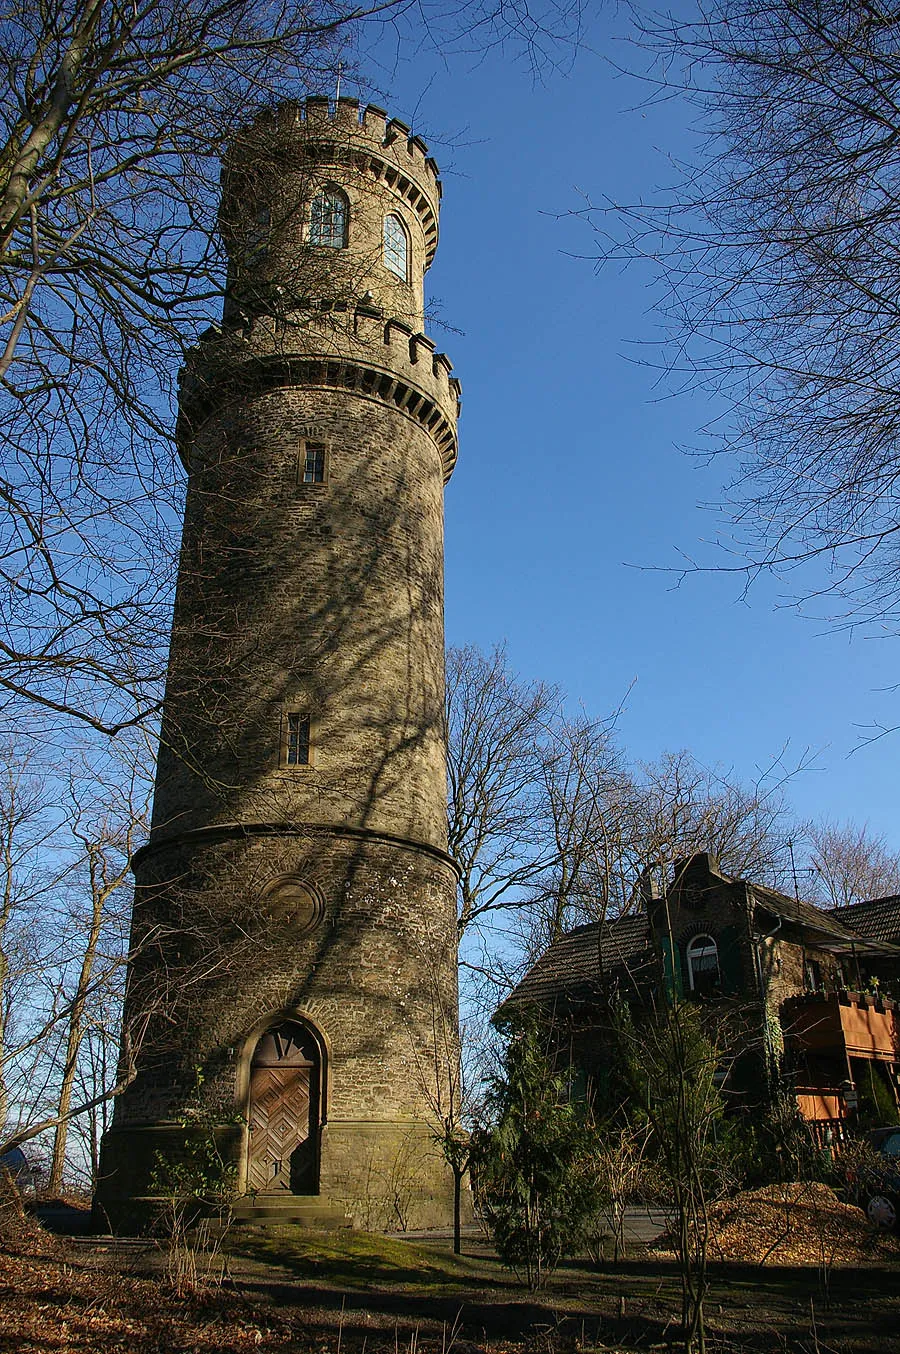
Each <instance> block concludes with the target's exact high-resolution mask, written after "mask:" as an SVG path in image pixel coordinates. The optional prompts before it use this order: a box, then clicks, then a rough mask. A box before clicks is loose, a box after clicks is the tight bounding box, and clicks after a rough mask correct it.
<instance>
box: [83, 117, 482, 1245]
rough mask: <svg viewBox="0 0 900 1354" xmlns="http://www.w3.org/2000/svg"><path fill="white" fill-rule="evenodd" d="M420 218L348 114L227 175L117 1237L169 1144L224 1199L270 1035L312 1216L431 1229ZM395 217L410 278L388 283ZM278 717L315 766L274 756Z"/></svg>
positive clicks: (120, 1123)
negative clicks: (298, 1137) (319, 460)
mask: <svg viewBox="0 0 900 1354" xmlns="http://www.w3.org/2000/svg"><path fill="white" fill-rule="evenodd" d="M323 191H327V192H329V193H331V194H336V193H337V194H340V195H342V199H343V200H344V201H345V203H346V208H347V212H348V217H347V231H346V238H345V242H344V246H343V247H341V248H334V247H330V246H328V247H324V246H314V245H313V244H312V243H311V242H310V237H309V229H310V224H309V223H310V211H311V206H310V204H311V203H312V201H313V199H314V198H315V197H316V195H317V194H321V193H322V192H323ZM438 201H439V185H438V180H437V177H436V166H434V162H433V161H432V160H430V158H429V157H428V156H427V150H426V148H425V147H424V146H423V144H422V143H421V142H420V141H418V140H417V139H411V138H410V137H409V136H408V133H407V129H406V128H403V127H402V124H398V123H391V122H388V121H387V120H386V117H385V115H384V114H383V113H382V112H381V110H378V109H371V108H370V109H367V110H365V112H364V113H363V114H360V113H359V110H358V108H357V106H356V105H355V103H354V102H353V101H351V100H341V101H340V104H339V106H338V108H337V110H336V111H334V112H329V109H328V105H327V102H326V101H323V100H319V99H314V100H308V101H307V102H306V104H305V105H303V106H298V107H294V106H291V107H289V108H284V109H281V110H278V111H277V113H275V114H273V115H272V116H271V117H266V118H264V119H261V120H260V121H259V122H257V123H256V124H255V125H254V126H253V127H252V128H250V129H247V130H246V131H244V132H242V133H240V135H239V136H238V137H237V138H236V142H235V147H234V150H233V152H232V154H231V156H230V158H229V162H228V164H227V165H226V168H225V171H224V175H223V208H222V221H223V234H224V235H225V238H226V240H227V242H228V244H229V249H230V253H231V259H232V266H231V275H230V290H229V299H228V301H227V303H226V307H225V320H224V323H223V326H222V327H221V328H220V329H212V330H210V331H209V332H208V333H207V335H206V336H205V337H204V339H203V341H202V343H201V345H200V347H199V348H198V349H197V350H196V352H195V354H194V356H193V358H192V361H191V362H190V363H189V365H188V368H187V370H186V371H185V372H184V373H183V377H182V398H181V412H180V419H179V439H180V446H181V450H182V455H183V458H184V461H185V464H186V466H187V468H188V472H189V483H188V494H187V504H186V510H185V523H184V535H183V545H182V556H181V563H180V570H179V581H178V590H177V598H176V606H175V616H174V622H173V631H172V644H171V655H170V668H169V680H168V685H167V692H166V703H165V710H164V718H163V730H162V740H161V747H160V753H159V762H158V770H157V784H156V794H155V802H154V814H153V827H152V832H151V838H150V842H149V844H148V846H146V847H145V848H144V849H143V850H142V851H141V852H139V853H138V856H137V858H136V860H135V875H136V880H137V895H136V901H135V911H134V924H133V946H134V951H135V959H134V962H133V965H132V969H131V972H130V976H129V989H128V999H127V1011H126V1029H127V1030H128V1031H129V1034H130V1036H131V1037H133V1039H134V1040H135V1047H136V1048H137V1049H138V1052H137V1059H136V1068H137V1074H136V1076H135V1079H134V1081H133V1083H132V1084H131V1085H130V1086H129V1088H128V1090H127V1091H126V1092H125V1094H124V1095H123V1096H122V1097H121V1098H120V1099H119V1100H118V1101H117V1102H116V1110H115V1121H114V1125H113V1128H112V1130H111V1131H110V1133H109V1134H108V1135H107V1138H106V1140H105V1143H104V1151H103V1161H102V1174H103V1180H102V1182H101V1187H100V1191H99V1204H100V1206H101V1207H102V1208H103V1209H104V1210H105V1211H106V1213H107V1215H108V1216H109V1217H110V1218H111V1220H112V1221H113V1222H114V1223H115V1224H116V1225H120V1226H127V1225H128V1224H129V1221H130V1220H132V1219H134V1218H135V1217H136V1216H137V1215H138V1213H139V1212H140V1211H141V1209H143V1208H144V1207H145V1206H146V1205H148V1204H149V1203H152V1198H153V1196H154V1194H155V1193H156V1186H155V1184H154V1180H153V1176H154V1170H155V1169H157V1173H158V1165H159V1160H158V1156H157V1154H158V1153H162V1155H163V1157H166V1156H168V1157H170V1158H173V1157H177V1156H178V1154H179V1152H180V1151H182V1150H183V1148H182V1147H179V1143H181V1144H183V1142H184V1138H185V1134H186V1133H188V1134H189V1133H191V1132H193V1133H195V1134H196V1133H199V1134H201V1135H202V1134H203V1133H207V1134H209V1133H212V1134H214V1135H215V1136H216V1138H217V1140H218V1142H219V1144H220V1147H221V1150H222V1152H223V1155H224V1158H225V1160H226V1161H227V1162H229V1163H231V1165H232V1166H233V1167H234V1171H235V1189H236V1191H237V1192H240V1191H241V1190H242V1189H243V1188H244V1182H245V1178H246V1161H247V1149H248V1139H247V1119H248V1108H249V1105H248V1084H249V1065H250V1059H251V1058H252V1054H253V1049H254V1047H255V1045H256V1042H257V1040H258V1039H259V1037H260V1035H261V1034H262V1033H263V1032H264V1031H265V1029H266V1028H268V1027H269V1026H270V1025H275V1024H277V1023H278V1021H279V1020H283V1019H298V1020H300V1021H302V1022H303V1023H304V1024H305V1025H307V1026H308V1028H309V1029H310V1030H311V1031H312V1032H313V1033H314V1035H315V1038H316V1040H317V1041H318V1047H319V1048H320V1049H321V1064H322V1066H321V1076H322V1083H321V1113H320V1116H319V1118H320V1123H319V1125H318V1127H317V1129H316V1132H317V1136H318V1176H319V1188H320V1194H321V1197H323V1198H324V1199H326V1200H328V1201H329V1202H331V1203H333V1204H335V1205H337V1206H339V1207H346V1208H348V1209H350V1210H351V1211H352V1212H353V1214H354V1216H355V1217H357V1218H358V1219H360V1220H362V1221H363V1222H367V1223H368V1225H377V1226H388V1225H398V1224H400V1223H401V1222H402V1223H407V1224H411V1225H415V1224H420V1225H421V1224H424V1223H428V1222H439V1221H440V1222H443V1221H446V1220H448V1218H449V1213H450V1207H451V1182H450V1179H449V1172H448V1171H447V1170H446V1168H445V1166H444V1165H443V1163H442V1161H441V1160H440V1157H439V1155H438V1154H437V1153H436V1151H435V1149H434V1146H433V1144H432V1141H431V1136H430V1135H431V1132H432V1125H433V1123H434V1119H435V1106H436V1103H437V1102H438V1100H439V1099H440V1097H441V1096H442V1095H444V1094H445V1093H446V1082H447V1078H448V1076H449V1068H448V1067H447V1060H446V1057H445V1056H444V1054H443V1046H444V1043H445V1040H444V1038H443V1036H442V1035H440V1034H439V1035H438V1036H437V1037H436V1033H435V1032H436V1029H437V1030H439V1031H444V1030H447V1029H449V1030H451V1031H455V1028H456V1005H457V988H456V949H455V941H456V931H455V917H456V911H455V880H456V876H455V871H454V867H453V865H452V862H451V861H450V860H449V858H448V857H447V855H446V778H445V745H444V723H443V701H444V670H443V661H444V659H443V653H444V640H443V485H444V482H445V480H446V479H447V478H448V477H449V474H450V472H451V470H452V466H453V463H454V461H455V455H456V434H455V424H456V417H457V413H458V407H459V386H458V383H457V382H456V381H455V380H454V378H453V377H452V376H451V375H450V364H449V362H448V361H447V359H446V358H445V357H443V356H442V355H440V354H436V353H435V352H434V345H433V344H432V343H431V342H430V341H429V340H428V339H427V338H425V336H424V335H423V334H421V333H420V332H418V331H419V329H420V328H421V321H422V275H423V272H424V269H425V267H426V266H427V264H428V262H430V259H431V257H432V255H433V251H434V246H435V244H436V239H437V206H438ZM388 214H391V215H395V216H397V217H398V218H399V219H400V220H402V221H403V223H404V226H405V229H406V232H407V239H408V244H409V253H408V265H409V266H408V274H407V278H406V280H405V281H403V280H401V279H399V278H398V277H397V276H396V274H395V273H392V272H391V271H390V270H389V269H387V268H386V267H385V264H384V257H383V247H382V240H383V223H384V218H385V216H386V215H388ZM310 444H313V445H315V446H316V447H317V448H324V474H323V475H322V478H321V482H318V483H307V482H305V481H304V468H305V465H306V458H307V449H308V446H309V445H310ZM297 712H302V713H303V714H308V715H309V718H310V748H309V757H308V761H307V762H303V763H300V764H298V763H296V762H295V763H293V764H291V763H290V762H289V760H288V757H287V754H286V748H287V735H286V730H287V728H288V724H289V716H290V715H291V714H292V713H294V714H296V713H297ZM154 1163H156V1165H154Z"/></svg>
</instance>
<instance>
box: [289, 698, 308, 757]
mask: <svg viewBox="0 0 900 1354" xmlns="http://www.w3.org/2000/svg"><path fill="white" fill-rule="evenodd" d="M284 764H285V766H309V715H307V714H301V713H300V712H299V711H291V713H290V714H288V716H287V718H286V720H285V739H284Z"/></svg>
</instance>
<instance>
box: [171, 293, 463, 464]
mask: <svg viewBox="0 0 900 1354" xmlns="http://www.w3.org/2000/svg"><path fill="white" fill-rule="evenodd" d="M340 318H341V319H342V320H343V323H341V324H335V323H334V317H333V315H332V314H331V312H327V313H325V314H321V313H320V314H318V315H317V314H316V313H315V312H313V313H311V314H309V315H307V316H305V317H303V320H302V322H296V323H295V322H291V321H290V320H287V319H285V320H278V319H276V318H275V317H274V316H272V315H259V316H256V317H254V318H253V319H252V320H250V321H249V322H248V324H247V325H246V326H245V327H244V329H243V330H241V331H235V330H219V329H209V330H207V332H206V334H205V335H204V337H203V339H202V341H201V344H200V345H199V346H198V347H197V348H195V349H194V351H193V354H192V355H191V357H190V359H189V361H188V364H187V366H186V367H185V368H184V370H183V371H182V373H181V389H180V414H179V420H178V429H177V433H178V445H179V449H180V452H181V456H182V459H183V460H184V462H185V465H186V467H187V468H188V469H189V468H190V460H191V446H192V443H193V441H194V439H195V438H196V436H197V434H198V432H199V430H200V428H201V427H202V425H203V423H204V422H205V420H206V418H207V417H208V416H209V414H210V413H212V412H213V411H218V410H220V409H221V408H222V407H223V405H224V404H227V403H229V402H230V401H233V400H237V399H243V398H245V397H246V396H247V395H248V394H250V393H252V392H253V391H254V390H259V389H264V388H266V387H274V386H284V385H298V386H318V387H323V388H331V389H340V390H344V391H353V392H355V393H356V394H359V395H362V396H364V397H366V398H369V399H373V400H376V401H379V402H381V403H384V404H387V405H391V406H393V407H394V408H396V409H399V410H400V411H401V412H402V413H403V414H405V415H406V416H407V417H408V418H411V419H413V420H414V421H415V422H416V423H418V424H419V425H420V426H422V427H424V428H425V429H426V430H427V431H428V433H429V434H430V435H431V437H432V438H433V440H434V442H435V444H436V446H437V448H438V451H439V453H440V455H441V459H442V461H443V466H444V480H445V482H446V480H449V478H450V476H451V474H452V473H453V467H454V466H455V464H456V456H457V437H456V423H457V419H458V418H459V413H460V406H461V386H460V383H459V381H458V380H457V379H456V377H455V376H453V375H452V371H453V364H452V363H451V361H450V359H449V358H448V357H447V355H446V354H445V353H439V352H437V351H436V345H435V344H434V342H433V341H432V340H431V339H430V338H428V337H427V336H426V335H425V334H421V333H414V332H413V330H412V329H411V328H410V326H409V325H407V324H405V323H404V322H403V321H401V320H397V319H388V320H385V319H384V317H383V316H381V315H380V314H379V313H378V312H377V311H376V310H372V309H369V310H367V309H364V308H360V309H357V310H356V311H355V312H354V313H352V314H351V313H347V314H345V315H342V316H341V317H340Z"/></svg>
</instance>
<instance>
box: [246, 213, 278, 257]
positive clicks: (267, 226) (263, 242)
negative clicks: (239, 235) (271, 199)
mask: <svg viewBox="0 0 900 1354" xmlns="http://www.w3.org/2000/svg"><path fill="white" fill-rule="evenodd" d="M271 231H272V213H271V211H270V209H269V208H268V207H260V209H259V211H258V212H257V213H256V215H255V217H254V218H253V224H252V225H251V227H250V229H249V230H248V232H247V243H246V249H245V251H244V262H245V263H246V264H247V267H248V268H252V267H254V265H255V264H257V263H262V262H263V260H264V259H265V258H266V257H267V256H268V253H269V236H270V234H271Z"/></svg>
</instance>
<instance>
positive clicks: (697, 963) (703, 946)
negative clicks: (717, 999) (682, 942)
mask: <svg viewBox="0 0 900 1354" xmlns="http://www.w3.org/2000/svg"><path fill="white" fill-rule="evenodd" d="M685 958H686V960H687V971H688V984H689V986H690V989H691V991H692V992H696V993H697V994H698V996H702V995H703V993H705V992H716V991H718V989H719V987H720V985H721V981H722V979H721V974H720V973H719V951H718V947H717V946H716V942H715V941H714V940H713V938H712V936H694V938H693V940H691V941H690V942H689V944H688V947H687V949H686V950H685Z"/></svg>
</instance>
